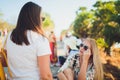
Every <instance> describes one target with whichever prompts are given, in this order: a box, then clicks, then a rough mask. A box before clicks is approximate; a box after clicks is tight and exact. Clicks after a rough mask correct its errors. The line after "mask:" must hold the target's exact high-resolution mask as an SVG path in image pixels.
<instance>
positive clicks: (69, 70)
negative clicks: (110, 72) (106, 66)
mask: <svg viewBox="0 0 120 80" xmlns="http://www.w3.org/2000/svg"><path fill="white" fill-rule="evenodd" d="M58 78H59V80H103V67H102V63H101V60H100V56H99V52H98V47H97V44H96V41H95V40H94V39H91V38H87V39H84V40H83V42H82V43H81V44H80V49H79V52H78V53H74V55H72V56H68V58H67V60H66V62H65V63H64V65H63V66H62V67H61V68H60V69H59V70H58Z"/></svg>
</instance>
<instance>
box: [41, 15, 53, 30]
mask: <svg viewBox="0 0 120 80" xmlns="http://www.w3.org/2000/svg"><path fill="white" fill-rule="evenodd" d="M43 15H44V17H45V21H43V28H44V30H46V31H48V30H53V29H54V27H55V26H54V22H53V21H52V19H51V17H50V15H49V14H48V13H44V14H43Z"/></svg>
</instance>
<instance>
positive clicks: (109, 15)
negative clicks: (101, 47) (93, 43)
mask: <svg viewBox="0 0 120 80" xmlns="http://www.w3.org/2000/svg"><path fill="white" fill-rule="evenodd" d="M94 7H96V12H95V16H96V17H97V18H98V19H99V21H100V24H102V27H101V31H102V33H103V34H102V35H103V36H104V39H105V42H106V43H107V45H108V47H106V48H105V51H106V52H107V53H108V54H109V53H110V47H111V46H112V45H113V44H114V43H115V42H120V40H119V39H120V35H119V34H120V23H119V20H120V17H119V14H120V13H119V9H118V8H117V7H120V1H108V2H101V1H97V2H96V4H95V5H94ZM94 26H95V25H94ZM96 26H97V25H96ZM98 26H99V24H98Z"/></svg>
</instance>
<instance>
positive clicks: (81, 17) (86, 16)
mask: <svg viewBox="0 0 120 80" xmlns="http://www.w3.org/2000/svg"><path fill="white" fill-rule="evenodd" d="M76 13H77V16H76V19H75V21H74V32H75V34H76V35H79V37H86V36H88V35H90V34H91V32H90V30H91V27H92V24H91V23H92V20H93V18H94V16H93V12H92V11H87V10H86V8H85V7H80V8H79V10H78V11H77V12H76Z"/></svg>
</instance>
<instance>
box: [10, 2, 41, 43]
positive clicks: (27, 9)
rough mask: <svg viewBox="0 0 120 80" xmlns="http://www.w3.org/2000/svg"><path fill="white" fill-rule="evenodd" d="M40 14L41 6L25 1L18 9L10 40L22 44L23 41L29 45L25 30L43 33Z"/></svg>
mask: <svg viewBox="0 0 120 80" xmlns="http://www.w3.org/2000/svg"><path fill="white" fill-rule="evenodd" d="M40 14H41V7H40V6H39V5H37V4H35V3H33V2H27V3H26V4H25V5H24V6H23V7H22V9H21V11H20V14H19V16H18V21H17V25H16V28H15V29H14V30H13V32H12V34H11V40H12V41H13V42H14V43H16V44H18V45H22V44H23V43H25V44H26V45H29V44H30V43H29V41H28V38H27V30H32V31H35V32H37V33H40V34H41V35H43V31H42V29H41V20H40V19H41V17H40Z"/></svg>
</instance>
